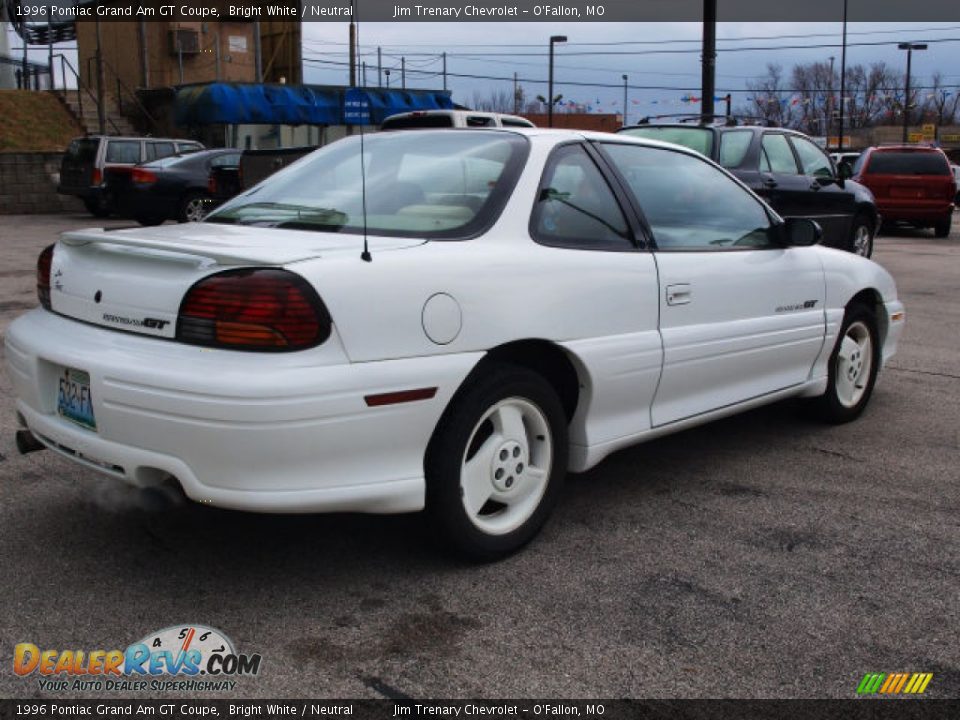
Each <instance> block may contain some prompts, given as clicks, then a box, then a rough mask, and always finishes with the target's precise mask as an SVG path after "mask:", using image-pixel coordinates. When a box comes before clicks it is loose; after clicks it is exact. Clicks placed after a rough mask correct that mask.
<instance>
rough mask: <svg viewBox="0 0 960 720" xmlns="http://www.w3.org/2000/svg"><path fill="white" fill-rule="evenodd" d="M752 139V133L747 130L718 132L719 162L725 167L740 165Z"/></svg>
mask: <svg viewBox="0 0 960 720" xmlns="http://www.w3.org/2000/svg"><path fill="white" fill-rule="evenodd" d="M752 140H753V133H752V132H750V131H749V130H732V131H731V132H724V133H720V164H721V165H723V166H724V167H725V168H735V167H740V163H742V162H743V159H744V158H745V157H746V155H747V150H749V149H750V142H751V141H752Z"/></svg>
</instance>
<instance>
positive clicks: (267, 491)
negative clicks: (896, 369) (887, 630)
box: [5, 129, 904, 559]
mask: <svg viewBox="0 0 960 720" xmlns="http://www.w3.org/2000/svg"><path fill="white" fill-rule="evenodd" d="M361 146H362V147H363V156H364V162H363V163H361V162H360V158H361ZM364 172H365V173H366V176H365V177H364ZM818 238H819V228H818V227H817V225H816V224H815V223H813V222H812V221H809V220H802V219H788V220H786V221H784V220H783V219H781V218H780V217H779V216H777V215H776V213H774V212H773V211H772V210H771V209H770V208H769V207H768V206H767V205H766V204H765V203H764V202H763V201H762V200H760V199H759V198H758V197H757V196H756V195H755V194H753V193H752V192H751V191H750V190H749V189H748V188H747V187H745V186H744V185H743V184H742V183H741V182H739V181H738V180H737V179H736V178H734V177H733V176H731V175H730V174H729V173H727V172H726V171H724V170H723V169H721V168H720V167H719V166H717V165H716V164H714V163H713V162H712V161H710V160H707V159H706V158H704V157H702V156H700V155H698V154H696V153H694V152H692V151H687V150H685V149H683V148H680V147H677V146H673V145H667V144H663V143H659V142H656V141H652V140H641V139H637V138H630V137H625V136H622V135H606V134H600V133H579V132H572V131H545V130H536V129H531V130H523V129H517V130H512V129H511V130H484V131H477V130H463V131H459V130H458V131H455V132H454V131H449V132H448V131H430V130H418V131H414V132H406V131H398V132H394V133H383V134H379V135H376V136H368V137H365V138H357V137H354V138H347V139H344V140H342V141H338V142H337V143H333V144H331V145H329V146H327V147H325V148H323V149H321V150H318V151H316V152H315V153H314V154H312V155H311V156H309V157H308V158H305V159H304V160H302V161H300V162H298V163H296V164H294V165H292V166H290V167H288V168H286V169H284V170H282V171H281V172H279V173H277V174H276V175H274V176H272V177H271V178H269V179H268V180H267V181H265V182H264V183H262V184H261V185H259V186H258V187H257V188H254V189H253V190H251V191H248V192H247V193H244V194H242V195H239V196H237V197H236V198H234V199H233V200H231V201H230V202H228V203H227V204H225V205H223V206H222V207H220V208H219V209H217V210H215V211H214V212H213V213H211V215H210V216H209V217H208V218H207V219H206V220H205V221H204V222H200V223H192V224H190V225H189V226H187V225H183V226H166V227H155V228H142V229H125V230H116V231H111V232H109V233H107V232H104V231H97V230H90V231H81V232H73V233H67V234H66V235H64V236H63V237H62V238H61V239H60V241H59V242H58V243H57V244H56V245H55V246H51V247H50V248H48V249H46V250H45V251H44V252H43V253H42V254H41V256H40V258H39V260H38V266H37V287H38V295H39V297H40V301H41V305H42V307H41V308H38V309H36V310H33V311H31V312H29V313H27V314H26V315H24V316H23V317H20V318H18V319H17V320H16V321H15V322H14V323H13V324H12V325H11V326H10V327H9V329H8V331H7V333H6V336H5V343H6V360H7V365H8V369H9V372H10V377H11V380H12V384H13V388H14V391H15V393H16V396H17V411H18V414H19V419H20V420H21V424H22V426H23V429H22V430H21V431H20V435H18V439H19V440H22V442H20V443H19V446H20V447H23V448H24V449H26V450H33V449H36V448H43V447H48V448H51V449H53V450H55V451H57V452H61V453H63V454H64V455H65V456H67V457H69V458H71V459H73V460H79V461H82V462H84V463H85V464H86V465H87V466H88V467H94V468H97V469H101V470H102V471H103V472H105V473H107V474H109V475H111V476H113V477H114V478H116V479H118V480H120V481H124V482H127V483H130V484H133V485H136V486H141V487H144V486H150V485H154V484H164V485H175V486H178V487H180V488H182V490H183V491H184V492H185V494H186V495H187V496H188V497H190V498H192V499H194V500H196V501H198V502H204V503H208V504H211V505H217V506H220V507H225V508H235V509H240V510H249V511H257V512H340V511H361V512H372V513H397V512H415V511H420V510H424V509H425V510H426V511H427V513H426V515H427V517H428V518H429V520H430V522H431V523H433V524H434V525H435V526H436V528H437V529H438V530H439V531H440V533H441V537H443V538H445V539H446V541H447V542H448V544H449V545H451V546H453V547H455V548H458V549H459V550H461V551H462V552H464V553H466V554H468V555H470V556H472V557H476V558H483V559H490V558H495V557H499V556H502V555H504V554H506V553H509V552H512V551H514V550H516V549H517V548H519V547H521V546H522V545H523V544H524V543H526V542H527V541H529V540H530V539H531V538H533V537H534V535H535V534H536V533H537V532H538V530H539V529H540V528H541V527H542V525H543V524H544V522H546V520H547V517H548V516H549V514H550V511H551V510H552V508H553V506H554V505H555V504H556V502H557V499H558V497H559V492H560V487H561V485H562V482H563V478H564V474H565V472H566V470H568V469H570V470H573V471H584V470H587V469H589V468H591V467H593V466H594V465H596V464H597V463H599V462H600V461H601V460H602V459H603V458H604V457H606V456H607V455H609V454H610V453H612V452H614V451H616V450H618V449H619V448H622V447H626V446H628V445H631V444H634V443H637V442H642V441H645V440H650V439H653V438H656V437H659V436H661V435H665V434H667V433H671V432H675V431H678V430H681V429H684V428H687V427H690V426H692V425H695V424H698V423H702V422H705V421H708V420H710V419H713V418H717V417H721V416H724V415H728V414H731V413H733V412H737V411H740V410H745V409H748V408H751V407H755V406H757V405H760V404H763V403H769V402H774V401H776V400H779V399H782V398H787V397H806V398H809V399H810V402H811V403H813V404H814V405H816V407H817V408H818V410H819V412H820V413H821V415H822V416H823V417H824V418H825V419H826V420H828V421H831V422H846V421H850V420H853V419H855V418H856V417H857V416H858V415H860V413H861V412H863V410H864V408H865V407H866V406H867V403H868V401H869V399H870V396H871V393H872V391H873V388H874V384H875V381H876V378H877V374H878V371H879V370H880V368H881V367H882V365H883V364H884V363H885V362H886V361H887V360H889V358H890V357H891V356H892V355H893V354H894V352H895V351H896V347H897V342H898V339H899V337H900V335H901V332H902V328H903V323H904V308H903V305H902V303H900V301H899V300H898V299H897V292H896V287H895V285H894V282H893V279H892V278H891V277H890V275H889V274H888V273H887V272H886V271H884V270H883V268H881V267H880V266H879V265H877V264H875V263H873V262H872V261H870V260H867V259H865V258H863V257H858V256H856V255H854V254H851V253H843V252H839V251H836V250H832V249H829V248H824V247H820V246H818V245H817V240H818ZM57 273H62V275H61V277H62V276H66V277H69V278H70V282H69V283H61V285H60V286H59V287H58V286H57V285H56V283H54V284H53V285H51V276H56V274H57ZM98 291H102V293H103V295H104V297H108V298H109V303H110V305H109V308H103V307H98V305H97V303H96V302H94V301H93V300H92V298H94V296H95V295H96V294H97V293H98ZM789 298H795V301H793V302H787V303H785V304H780V303H783V300H784V299H789ZM106 310H109V313H110V315H112V316H116V317H119V318H131V319H137V318H145V319H146V320H152V319H158V318H162V319H164V320H166V319H169V324H168V325H166V326H164V327H163V328H161V329H157V328H154V327H150V326H149V325H148V324H146V323H141V324H135V323H131V324H126V323H123V324H118V323H116V322H111V321H110V320H108V319H105V318H104V317H102V315H103V313H104V312H105V311H106ZM58 378H67V379H69V382H70V383H72V384H71V385H69V386H68V387H67V388H66V392H63V393H59V392H58V386H57V379H58ZM61 396H62V398H61ZM72 398H80V399H81V402H74V400H73V399H72Z"/></svg>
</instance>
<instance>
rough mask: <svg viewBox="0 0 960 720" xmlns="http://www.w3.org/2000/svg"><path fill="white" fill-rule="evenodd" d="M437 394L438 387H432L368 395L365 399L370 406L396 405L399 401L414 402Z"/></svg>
mask: <svg viewBox="0 0 960 720" xmlns="http://www.w3.org/2000/svg"><path fill="white" fill-rule="evenodd" d="M436 394H437V389H436V388H435V387H432V388H419V389H417V390H401V391H400V392H389V393H379V394H377V395H366V396H365V397H364V398H363V399H364V400H366V401H367V406H368V407H378V406H380V405H396V404H398V403H405V402H414V401H415V400H429V399H430V398H432V397H433V396H434V395H436Z"/></svg>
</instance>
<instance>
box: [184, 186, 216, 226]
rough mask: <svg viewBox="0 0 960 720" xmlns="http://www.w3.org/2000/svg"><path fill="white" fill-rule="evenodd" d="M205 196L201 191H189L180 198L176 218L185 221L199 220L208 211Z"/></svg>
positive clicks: (207, 202)
mask: <svg viewBox="0 0 960 720" xmlns="http://www.w3.org/2000/svg"><path fill="white" fill-rule="evenodd" d="M208 205H209V201H208V199H207V196H206V195H205V194H204V193H201V192H189V193H187V194H186V195H184V196H183V199H181V200H180V209H179V210H178V212H177V220H178V221H180V222H182V223H185V222H200V221H201V220H203V218H204V217H206V215H207V212H209V207H208Z"/></svg>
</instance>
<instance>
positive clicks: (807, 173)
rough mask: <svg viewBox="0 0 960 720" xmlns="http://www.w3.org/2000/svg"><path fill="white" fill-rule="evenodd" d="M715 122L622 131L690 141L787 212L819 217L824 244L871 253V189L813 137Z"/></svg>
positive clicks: (874, 222) (874, 218) (875, 223)
mask: <svg viewBox="0 0 960 720" xmlns="http://www.w3.org/2000/svg"><path fill="white" fill-rule="evenodd" d="M729 122H730V123H731V124H727V123H726V121H725V122H724V123H722V124H713V123H641V124H639V125H634V126H630V127H625V128H621V129H620V130H619V131H618V132H620V133H623V134H625V135H632V136H635V137H644V138H650V139H655V140H663V141H665V142H672V143H677V144H680V145H683V146H685V147H689V148H691V149H692V150H696V151H697V152H699V153H701V154H703V155H706V156H707V157H709V158H710V159H712V160H714V161H716V162H718V163H720V165H722V166H723V167H725V168H726V169H727V170H729V171H730V172H731V173H733V175H734V176H736V177H737V178H738V179H739V180H741V181H742V182H743V183H745V184H746V185H747V187H749V188H750V189H751V190H753V191H754V192H755V193H757V194H758V195H759V196H760V197H762V198H763V199H764V200H766V201H767V202H768V203H770V205H771V206H772V207H773V209H774V210H776V211H777V212H778V213H779V214H780V215H781V216H783V217H787V218H790V217H805V218H810V219H811V220H816V221H817V222H818V223H819V224H820V226H821V227H822V228H823V244H824V245H829V246H831V247H836V248H840V249H842V250H849V251H850V252H852V253H856V254H857V255H862V256H864V257H870V255H872V254H873V238H874V235H876V232H877V230H878V229H879V224H880V218H879V215H878V212H877V207H876V204H875V203H874V200H873V195H871V193H870V191H869V190H867V189H866V188H865V187H863V185H861V184H858V183H856V182H852V181H850V180H848V179H845V178H844V176H843V175H842V174H839V173H838V172H837V170H836V169H835V168H834V166H833V163H832V162H831V160H830V158H829V157H827V154H826V153H825V152H824V151H823V150H821V149H820V148H819V147H818V146H817V145H816V144H815V143H814V142H813V141H812V140H810V138H808V137H807V136H806V135H804V134H803V133H800V132H796V131H794V130H787V129H785V128H778V127H767V126H759V125H744V124H741V123H740V122H738V121H736V120H731V121H729Z"/></svg>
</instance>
